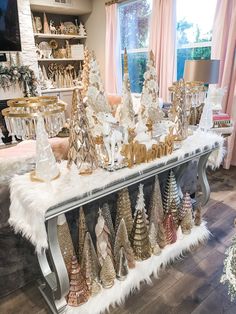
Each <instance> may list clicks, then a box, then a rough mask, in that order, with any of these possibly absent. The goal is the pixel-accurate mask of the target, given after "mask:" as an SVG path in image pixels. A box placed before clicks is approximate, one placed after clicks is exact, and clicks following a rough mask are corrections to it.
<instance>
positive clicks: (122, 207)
mask: <svg viewBox="0 0 236 314" xmlns="http://www.w3.org/2000/svg"><path fill="white" fill-rule="evenodd" d="M122 218H123V219H124V221H125V224H126V228H127V232H128V235H130V233H131V231H132V227H133V217H132V209H131V202H130V197H129V190H128V188H124V189H122V190H120V191H119V192H118V199H117V212H116V228H115V229H116V230H117V229H118V226H119V224H120V221H121V219H122Z"/></svg>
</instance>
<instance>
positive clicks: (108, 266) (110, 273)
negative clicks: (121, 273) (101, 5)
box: [100, 255, 116, 289]
mask: <svg viewBox="0 0 236 314" xmlns="http://www.w3.org/2000/svg"><path fill="white" fill-rule="evenodd" d="M100 279H101V282H102V286H103V288H105V289H108V288H111V287H112V286H113V285H114V281H115V279H116V272H115V269H114V266H113V263H112V260H111V257H110V256H109V255H107V257H106V258H105V261H104V263H103V265H102V269H101V272H100Z"/></svg>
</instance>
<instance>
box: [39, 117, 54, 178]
mask: <svg viewBox="0 0 236 314" xmlns="http://www.w3.org/2000/svg"><path fill="white" fill-rule="evenodd" d="M35 174H36V178H37V179H39V180H42V181H46V182H48V181H51V180H53V179H54V178H56V177H57V176H58V175H59V169H58V166H57V163H56V159H55V156H54V154H53V152H52V148H51V145H50V143H49V141H48V134H47V132H46V130H45V126H44V119H43V117H42V116H40V117H38V120H37V127H36V168H35Z"/></svg>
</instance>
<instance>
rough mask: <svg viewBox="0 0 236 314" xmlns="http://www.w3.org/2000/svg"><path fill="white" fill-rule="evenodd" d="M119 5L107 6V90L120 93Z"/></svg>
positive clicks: (111, 92) (109, 92) (110, 92)
mask: <svg viewBox="0 0 236 314" xmlns="http://www.w3.org/2000/svg"><path fill="white" fill-rule="evenodd" d="M117 15H118V12H117V4H112V5H108V6H106V43H105V90H106V92H107V93H108V94H117V93H118V92H119V89H120V88H119V76H120V75H119V68H118V67H119V64H118V63H119V56H118V54H119V51H120V49H119V41H120V40H119V36H118V29H119V28H118V16H117Z"/></svg>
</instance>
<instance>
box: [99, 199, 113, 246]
mask: <svg viewBox="0 0 236 314" xmlns="http://www.w3.org/2000/svg"><path fill="white" fill-rule="evenodd" d="M102 215H103V217H104V219H105V222H106V225H107V227H108V229H109V232H110V237H111V245H112V247H113V246H114V243H115V229H114V225H113V222H112V218H111V212H110V209H109V205H108V203H104V204H103V206H102Z"/></svg>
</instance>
